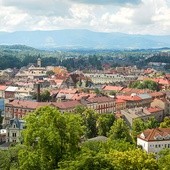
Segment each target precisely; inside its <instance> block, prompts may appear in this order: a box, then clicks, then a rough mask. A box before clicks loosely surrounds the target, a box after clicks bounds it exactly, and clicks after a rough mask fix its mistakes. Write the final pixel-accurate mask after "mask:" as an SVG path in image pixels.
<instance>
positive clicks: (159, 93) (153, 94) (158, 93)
mask: <svg viewBox="0 0 170 170" xmlns="http://www.w3.org/2000/svg"><path fill="white" fill-rule="evenodd" d="M149 94H150V95H151V96H152V97H162V96H165V94H164V93H162V92H153V93H149Z"/></svg>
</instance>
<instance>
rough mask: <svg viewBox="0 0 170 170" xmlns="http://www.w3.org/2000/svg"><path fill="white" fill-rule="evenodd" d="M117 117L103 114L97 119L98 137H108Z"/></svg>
mask: <svg viewBox="0 0 170 170" xmlns="http://www.w3.org/2000/svg"><path fill="white" fill-rule="evenodd" d="M114 120H115V117H114V115H113V114H101V115H99V116H98V119H97V130H98V135H101V136H107V133H108V132H109V131H110V128H111V126H112V125H113V122H114Z"/></svg>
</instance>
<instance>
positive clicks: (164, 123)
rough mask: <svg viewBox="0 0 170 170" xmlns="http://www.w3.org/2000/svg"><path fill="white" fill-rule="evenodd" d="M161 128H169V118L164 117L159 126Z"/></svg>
mask: <svg viewBox="0 0 170 170" xmlns="http://www.w3.org/2000/svg"><path fill="white" fill-rule="evenodd" d="M160 127H161V128H168V127H170V118H169V117H165V118H164V121H163V122H162V123H161V124H160Z"/></svg>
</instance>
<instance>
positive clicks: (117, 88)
mask: <svg viewBox="0 0 170 170" xmlns="http://www.w3.org/2000/svg"><path fill="white" fill-rule="evenodd" d="M122 89H123V87H121V86H104V87H103V90H106V91H120V90H122Z"/></svg>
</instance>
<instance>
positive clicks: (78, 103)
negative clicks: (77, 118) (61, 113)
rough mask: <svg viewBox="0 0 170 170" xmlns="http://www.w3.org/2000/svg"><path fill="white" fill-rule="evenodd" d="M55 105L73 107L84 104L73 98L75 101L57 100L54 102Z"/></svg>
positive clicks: (61, 107)
mask: <svg viewBox="0 0 170 170" xmlns="http://www.w3.org/2000/svg"><path fill="white" fill-rule="evenodd" d="M53 105H54V106H55V107H57V108H59V109H72V108H75V107H76V106H79V105H82V104H81V103H80V102H78V101H76V100H73V101H66V102H55V103H53Z"/></svg>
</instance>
